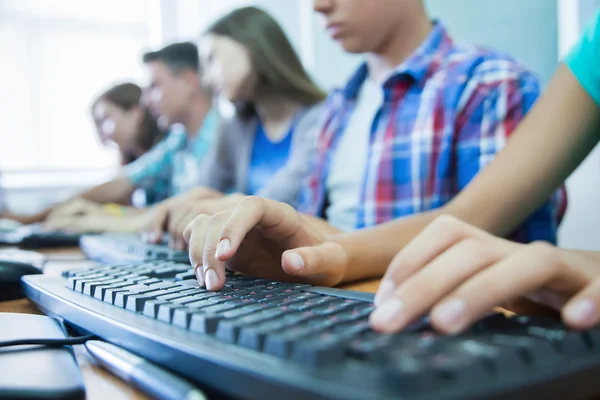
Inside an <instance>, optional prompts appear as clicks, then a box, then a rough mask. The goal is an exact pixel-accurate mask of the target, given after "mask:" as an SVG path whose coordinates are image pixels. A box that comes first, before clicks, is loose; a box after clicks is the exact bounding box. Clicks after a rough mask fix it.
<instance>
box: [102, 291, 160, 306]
mask: <svg viewBox="0 0 600 400" xmlns="http://www.w3.org/2000/svg"><path fill="white" fill-rule="evenodd" d="M163 294H167V292H166V291H164V290H154V291H147V290H141V291H134V292H132V291H129V290H128V291H127V292H117V293H116V294H115V300H114V302H113V305H115V306H117V307H121V308H125V307H126V305H127V298H128V297H129V296H135V295H146V296H153V297H154V298H156V297H158V296H160V295H163Z"/></svg>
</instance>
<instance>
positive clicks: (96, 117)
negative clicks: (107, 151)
mask: <svg viewBox="0 0 600 400" xmlns="http://www.w3.org/2000/svg"><path fill="white" fill-rule="evenodd" d="M141 101H142V88H141V87H139V86H138V85H136V84H135V83H131V82H126V83H121V84H118V85H116V86H113V87H111V88H110V89H108V90H106V91H105V92H104V93H102V94H101V95H100V96H98V98H97V99H96V100H95V101H94V103H93V104H92V107H91V113H92V118H93V121H94V125H95V127H96V132H97V134H98V137H99V139H100V141H101V142H102V144H104V145H107V146H108V145H110V144H115V145H116V146H117V147H118V149H119V155H120V163H121V165H122V166H125V165H128V164H130V163H132V162H134V161H135V160H137V159H138V158H139V157H141V156H143V155H144V154H146V153H147V152H148V151H149V150H150V149H151V148H152V147H154V145H156V144H157V143H158V142H160V141H161V140H162V139H163V138H164V137H165V134H166V131H165V130H163V129H160V128H159V126H158V123H157V121H156V118H154V116H153V115H152V113H151V112H150V110H149V109H148V108H145V107H143V106H142V104H141Z"/></svg>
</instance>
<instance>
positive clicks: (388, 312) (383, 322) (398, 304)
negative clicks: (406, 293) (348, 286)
mask: <svg viewBox="0 0 600 400" xmlns="http://www.w3.org/2000/svg"><path fill="white" fill-rule="evenodd" d="M403 308H404V304H403V303H402V301H400V300H399V299H392V300H389V301H386V302H385V303H383V304H382V305H380V306H379V307H377V308H376V309H375V311H373V314H372V315H371V323H372V324H373V325H377V326H379V327H381V326H387V325H390V323H391V322H392V321H394V320H395V319H398V318H400V317H401V316H402V309H403Z"/></svg>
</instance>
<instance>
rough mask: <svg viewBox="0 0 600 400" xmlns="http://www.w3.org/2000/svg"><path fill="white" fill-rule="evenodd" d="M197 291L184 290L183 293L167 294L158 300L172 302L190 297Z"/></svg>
mask: <svg viewBox="0 0 600 400" xmlns="http://www.w3.org/2000/svg"><path fill="white" fill-rule="evenodd" d="M195 292H196V291H195V290H193V289H192V290H184V291H181V292H177V293H171V294H166V295H164V296H159V297H158V300H166V301H171V300H175V299H180V298H182V297H188V296H190V295H192V294H194V293H195Z"/></svg>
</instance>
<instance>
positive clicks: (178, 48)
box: [142, 42, 200, 74]
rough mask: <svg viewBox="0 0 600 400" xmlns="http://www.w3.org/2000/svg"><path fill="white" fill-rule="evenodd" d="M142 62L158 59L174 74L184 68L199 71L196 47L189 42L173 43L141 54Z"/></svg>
mask: <svg viewBox="0 0 600 400" xmlns="http://www.w3.org/2000/svg"><path fill="white" fill-rule="evenodd" d="M142 60H143V61H144V64H147V63H150V62H154V61H160V62H162V63H164V64H165V65H166V66H167V67H168V68H169V69H170V70H171V72H173V73H174V74H179V73H181V72H183V71H185V70H189V69H191V70H193V71H195V72H198V73H199V72H200V60H199V56H198V47H197V46H196V45H195V44H193V43H191V42H181V43H173V44H170V45H168V46H165V47H163V48H162V49H160V50H157V51H150V52H147V53H145V54H144V55H143V57H142Z"/></svg>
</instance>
